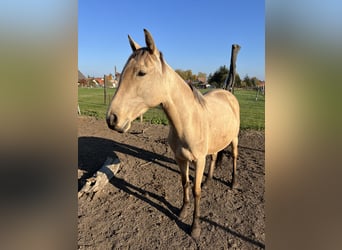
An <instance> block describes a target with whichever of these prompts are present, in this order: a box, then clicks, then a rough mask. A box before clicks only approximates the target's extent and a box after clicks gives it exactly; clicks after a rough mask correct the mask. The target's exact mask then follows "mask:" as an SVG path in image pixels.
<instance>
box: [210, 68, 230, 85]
mask: <svg viewBox="0 0 342 250" xmlns="http://www.w3.org/2000/svg"><path fill="white" fill-rule="evenodd" d="M228 73H229V70H228V68H227V67H226V66H225V65H224V66H221V67H220V68H219V69H218V70H216V71H215V72H214V74H213V75H211V74H210V75H209V78H208V83H209V84H211V85H214V86H215V87H217V88H222V86H223V84H224V81H225V80H226V78H227V76H228Z"/></svg>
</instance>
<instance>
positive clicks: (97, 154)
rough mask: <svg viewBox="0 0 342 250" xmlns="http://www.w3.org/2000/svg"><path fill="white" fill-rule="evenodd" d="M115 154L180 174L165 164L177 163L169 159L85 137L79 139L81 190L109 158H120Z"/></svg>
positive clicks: (112, 142) (143, 150)
mask: <svg viewBox="0 0 342 250" xmlns="http://www.w3.org/2000/svg"><path fill="white" fill-rule="evenodd" d="M115 152H120V153H123V154H126V155H131V156H133V157H135V158H139V159H142V160H144V161H146V162H154V163H156V164H158V165H160V166H162V167H164V168H167V169H169V170H171V171H174V172H177V173H178V171H177V170H174V169H173V168H171V167H169V166H167V165H166V164H164V163H173V164H175V161H174V160H173V159H171V158H169V157H166V156H163V155H159V154H156V153H153V152H151V151H148V150H145V149H142V148H138V147H135V146H132V145H128V144H124V143H120V142H116V141H113V140H108V139H104V138H100V137H92V136H84V137H79V138H78V169H80V170H83V175H82V176H81V177H80V178H79V180H78V189H79V190H80V188H81V187H82V184H84V181H85V179H87V178H89V177H91V176H92V175H93V174H94V173H95V172H96V171H97V170H98V169H99V168H101V166H102V164H103V163H104V162H105V160H106V159H107V157H111V158H118V156H117V155H116V153H115Z"/></svg>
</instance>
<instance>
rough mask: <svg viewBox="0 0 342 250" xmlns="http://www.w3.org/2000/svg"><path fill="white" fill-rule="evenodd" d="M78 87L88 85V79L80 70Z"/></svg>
mask: <svg viewBox="0 0 342 250" xmlns="http://www.w3.org/2000/svg"><path fill="white" fill-rule="evenodd" d="M77 83H78V85H81V86H85V85H86V84H87V78H86V77H85V76H84V75H83V73H82V72H81V71H80V70H78V80H77Z"/></svg>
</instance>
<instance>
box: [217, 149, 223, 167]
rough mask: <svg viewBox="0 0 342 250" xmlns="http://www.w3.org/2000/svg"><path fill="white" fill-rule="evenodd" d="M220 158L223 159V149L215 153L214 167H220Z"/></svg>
mask: <svg viewBox="0 0 342 250" xmlns="http://www.w3.org/2000/svg"><path fill="white" fill-rule="evenodd" d="M222 158H223V149H222V150H221V151H219V152H218V153H217V158H216V167H220V166H221V164H222Z"/></svg>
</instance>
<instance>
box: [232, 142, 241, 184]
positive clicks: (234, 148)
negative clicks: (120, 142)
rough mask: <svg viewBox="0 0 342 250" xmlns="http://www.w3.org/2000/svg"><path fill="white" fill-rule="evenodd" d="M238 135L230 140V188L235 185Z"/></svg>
mask: <svg viewBox="0 0 342 250" xmlns="http://www.w3.org/2000/svg"><path fill="white" fill-rule="evenodd" d="M238 142H239V140H238V137H236V138H234V139H233V141H232V153H233V172H232V188H234V187H236V185H237V182H236V161H237V157H238Z"/></svg>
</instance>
